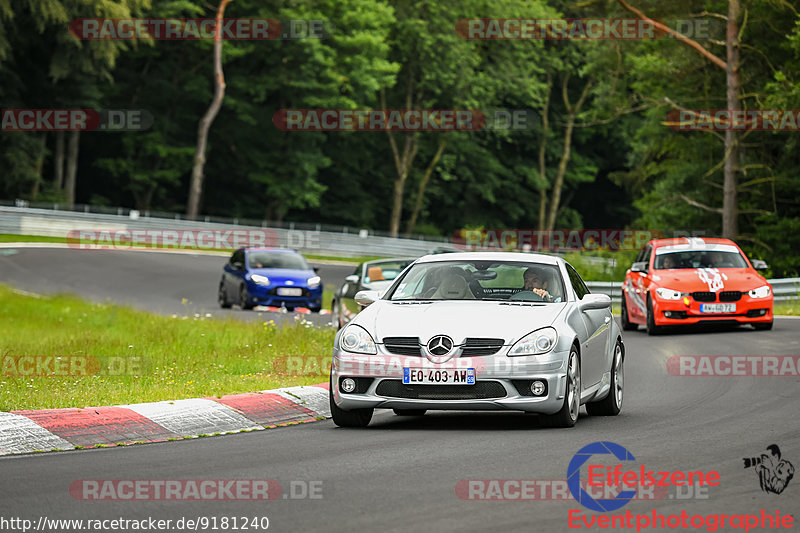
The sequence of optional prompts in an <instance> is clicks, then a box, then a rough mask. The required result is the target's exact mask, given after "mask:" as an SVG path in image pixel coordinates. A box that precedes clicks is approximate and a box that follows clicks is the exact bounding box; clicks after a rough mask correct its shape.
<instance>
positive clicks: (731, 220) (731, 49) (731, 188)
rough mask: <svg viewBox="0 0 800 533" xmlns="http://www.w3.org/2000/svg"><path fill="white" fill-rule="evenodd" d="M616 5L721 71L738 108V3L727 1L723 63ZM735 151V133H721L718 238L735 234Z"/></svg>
mask: <svg viewBox="0 0 800 533" xmlns="http://www.w3.org/2000/svg"><path fill="white" fill-rule="evenodd" d="M617 2H619V4H620V5H621V6H622V7H624V8H625V9H627V10H628V11H630V12H631V13H634V14H635V15H636V16H637V17H639V18H641V19H642V20H647V21H649V22H650V24H652V25H653V26H654V27H655V28H656V29H658V30H660V31H663V32H665V33H668V34H669V35H671V36H673V37H675V38H676V39H678V40H679V41H680V42H682V43H683V44H685V45H687V46H689V47H691V48H694V49H695V50H696V51H697V52H698V53H699V54H700V55H702V56H703V57H705V58H706V59H708V60H709V61H711V62H712V63H713V64H715V65H716V66H718V67H719V68H722V69H724V70H725V86H726V89H727V104H728V109H729V110H731V111H733V110H737V109H739V0H728V26H727V36H726V40H725V44H726V50H727V61H723V60H721V59H720V58H718V57H717V56H715V55H714V54H712V53H711V52H709V51H708V50H706V49H705V48H703V46H702V45H700V43H698V42H697V41H694V40H692V39H689V38H688V37H685V36H684V35H681V34H680V33H678V32H676V31H675V30H673V29H672V28H669V27H667V26H665V25H664V24H662V23H661V22H658V21H656V20H654V19H652V18H650V17H648V16H647V15H645V14H644V13H643V12H642V11H641V10H639V9H636V8H634V7H632V6H631V5H630V4H628V3H627V2H626V1H625V0H617ZM738 157H739V150H738V146H737V144H736V134H735V133H734V132H733V131H732V130H731V129H727V130H725V170H724V179H723V184H722V236H723V237H726V238H728V239H733V238H735V237H736V234H737V233H739V224H738V217H737V215H738V206H737V205H736V201H737V198H736V185H737V180H738V176H737V171H738V163H739V161H738Z"/></svg>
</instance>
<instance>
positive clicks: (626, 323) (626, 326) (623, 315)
mask: <svg viewBox="0 0 800 533" xmlns="http://www.w3.org/2000/svg"><path fill="white" fill-rule="evenodd" d="M626 300H627V298H626V297H625V293H624V292H623V293H622V306H621V310H620V317H619V320H620V322H622V329H623V331H635V330H637V329H639V326H638V325H636V324H634V323H633V322H631V320H630V317H628V304H627V303H626Z"/></svg>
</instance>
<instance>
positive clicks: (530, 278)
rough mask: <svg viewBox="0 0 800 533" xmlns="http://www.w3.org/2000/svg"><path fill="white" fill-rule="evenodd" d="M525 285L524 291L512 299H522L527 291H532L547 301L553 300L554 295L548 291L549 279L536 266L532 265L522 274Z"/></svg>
mask: <svg viewBox="0 0 800 533" xmlns="http://www.w3.org/2000/svg"><path fill="white" fill-rule="evenodd" d="M522 277H523V279H524V285H523V287H522V292H518V293H517V294H515V295H514V296H512V297H511V298H510V299H511V300H520V299H524V298H525V291H529V292H532V293H534V294H536V295H537V296H539V297H540V298H541V299H542V300H544V301H545V302H552V301H553V296H552V295H551V294H550V293H549V292H548V291H547V281H545V276H544V273H543V272H542V271H541V270H540V269H538V268H536V267H530V268H528V269H527V270H526V271H525V273H524V274H523V275H522Z"/></svg>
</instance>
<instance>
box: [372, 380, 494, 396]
mask: <svg viewBox="0 0 800 533" xmlns="http://www.w3.org/2000/svg"><path fill="white" fill-rule="evenodd" d="M375 394H377V395H378V396H387V397H390V398H408V399H412V400H484V399H488V398H504V397H505V396H506V388H505V387H503V385H502V383H500V382H499V381H478V382H476V383H475V385H404V384H403V382H402V381H401V380H399V379H385V380H383V381H381V382H380V383H379V384H378V387H377V389H375Z"/></svg>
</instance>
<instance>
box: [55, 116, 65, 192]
mask: <svg viewBox="0 0 800 533" xmlns="http://www.w3.org/2000/svg"><path fill="white" fill-rule="evenodd" d="M53 166H54V167H55V168H54V169H53V170H54V175H53V184H54V185H55V189H56V192H58V191H60V190H61V188H62V187H64V132H63V131H57V132H56V152H55V155H54V157H53Z"/></svg>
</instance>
